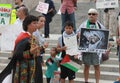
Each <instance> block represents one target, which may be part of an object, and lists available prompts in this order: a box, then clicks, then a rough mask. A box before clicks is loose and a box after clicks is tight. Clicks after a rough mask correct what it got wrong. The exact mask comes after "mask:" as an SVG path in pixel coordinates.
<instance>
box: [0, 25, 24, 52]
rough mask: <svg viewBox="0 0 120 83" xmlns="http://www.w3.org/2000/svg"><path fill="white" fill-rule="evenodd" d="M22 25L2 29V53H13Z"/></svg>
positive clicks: (0, 28) (7, 26) (0, 29)
mask: <svg viewBox="0 0 120 83" xmlns="http://www.w3.org/2000/svg"><path fill="white" fill-rule="evenodd" d="M20 28H22V26H21V25H6V26H4V27H0V31H1V33H2V35H1V51H13V49H14V42H15V39H16V37H17V36H18V34H19V33H20V32H21V30H22V29H20Z"/></svg>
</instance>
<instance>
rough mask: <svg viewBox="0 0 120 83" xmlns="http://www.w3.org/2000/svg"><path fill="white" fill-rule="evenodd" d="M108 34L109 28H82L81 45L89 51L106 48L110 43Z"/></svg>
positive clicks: (81, 47)
mask: <svg viewBox="0 0 120 83" xmlns="http://www.w3.org/2000/svg"><path fill="white" fill-rule="evenodd" d="M108 34H109V31H107V30H97V29H86V28H82V29H81V35H80V36H81V37H80V44H79V47H80V49H82V50H83V49H85V50H86V49H88V50H89V51H97V50H99V49H100V50H105V49H107V44H108Z"/></svg>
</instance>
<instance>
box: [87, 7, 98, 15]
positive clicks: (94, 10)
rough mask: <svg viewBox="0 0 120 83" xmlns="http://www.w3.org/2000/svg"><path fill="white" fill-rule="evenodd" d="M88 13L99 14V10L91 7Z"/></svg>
mask: <svg viewBox="0 0 120 83" xmlns="http://www.w3.org/2000/svg"><path fill="white" fill-rule="evenodd" d="M88 13H95V14H98V12H97V10H96V9H94V8H90V9H89V10H88Z"/></svg>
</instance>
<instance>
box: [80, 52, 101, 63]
mask: <svg viewBox="0 0 120 83" xmlns="http://www.w3.org/2000/svg"><path fill="white" fill-rule="evenodd" d="M82 60H83V63H84V64H86V65H99V64H100V60H99V56H98V55H97V53H83V56H82Z"/></svg>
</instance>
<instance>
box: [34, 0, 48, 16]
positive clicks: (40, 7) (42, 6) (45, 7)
mask: <svg viewBox="0 0 120 83" xmlns="http://www.w3.org/2000/svg"><path fill="white" fill-rule="evenodd" d="M48 8H49V4H48V3H44V2H41V1H40V2H39V4H38V5H37V7H36V11H38V12H40V13H43V14H47V12H48Z"/></svg>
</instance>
